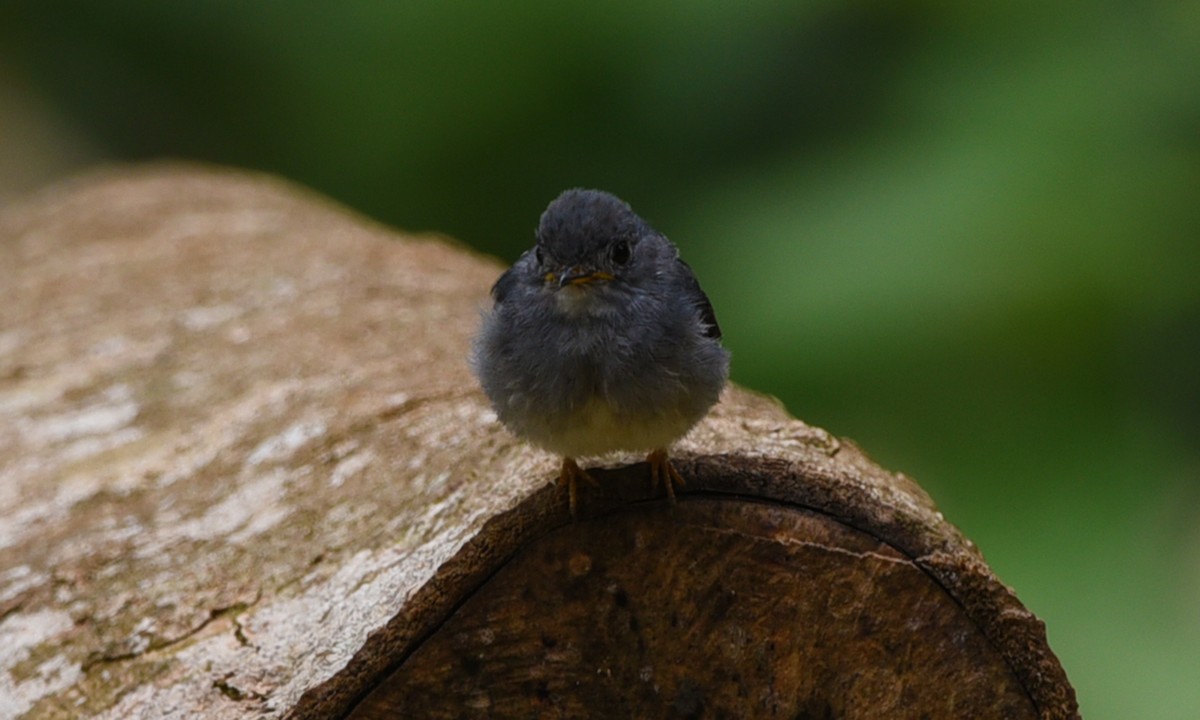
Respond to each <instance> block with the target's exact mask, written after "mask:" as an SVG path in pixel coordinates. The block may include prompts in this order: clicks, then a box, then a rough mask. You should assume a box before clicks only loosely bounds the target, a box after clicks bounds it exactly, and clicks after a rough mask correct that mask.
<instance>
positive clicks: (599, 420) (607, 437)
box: [528, 398, 699, 457]
mask: <svg viewBox="0 0 1200 720" xmlns="http://www.w3.org/2000/svg"><path fill="white" fill-rule="evenodd" d="M698 419H699V418H697V417H694V416H692V415H685V414H684V413H683V412H681V411H680V410H679V409H677V408H662V409H661V411H659V412H655V413H638V414H618V413H617V412H615V411H614V409H613V407H612V406H611V405H610V404H609V403H608V402H606V401H604V400H603V399H600V398H593V399H592V400H590V401H588V402H587V403H586V404H585V405H583V406H582V407H580V408H579V409H578V410H576V411H575V412H574V413H573V414H571V415H569V416H566V417H560V418H558V420H557V422H547V423H545V424H544V425H541V426H540V427H538V428H530V430H531V432H530V433H529V435H528V437H529V439H530V440H532V441H533V442H534V443H536V444H537V445H540V446H541V447H543V448H545V449H546V450H549V451H550V452H553V453H556V454H558V455H563V456H566V457H588V456H594V455H604V454H607V453H611V452H616V451H640V452H647V451H650V450H655V449H658V448H665V447H667V446H668V445H670V444H671V443H672V442H674V441H675V440H678V439H679V438H680V437H682V436H683V435H684V434H686V433H687V431H688V430H689V429H691V427H692V425H694V424H695V423H696V421H697V420H698Z"/></svg>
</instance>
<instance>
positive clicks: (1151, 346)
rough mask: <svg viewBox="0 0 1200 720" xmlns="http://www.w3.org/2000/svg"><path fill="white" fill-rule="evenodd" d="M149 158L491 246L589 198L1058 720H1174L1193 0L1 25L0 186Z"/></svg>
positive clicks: (10, 18)
mask: <svg viewBox="0 0 1200 720" xmlns="http://www.w3.org/2000/svg"><path fill="white" fill-rule="evenodd" d="M164 156H169V157H183V158H197V159H204V160H209V161H213V162H219V163H227V164H232V165H238V166H245V167H252V168H259V169H263V170H266V171H270V172H273V173H277V174H280V175H283V176H286V177H288V178H292V179H294V180H296V181H299V182H301V183H305V184H307V185H310V186H312V187H314V188H316V189H318V190H320V191H322V192H324V193H327V194H329V195H331V196H333V197H335V198H338V199H339V200H341V201H343V202H345V203H347V204H349V205H351V206H353V207H355V208H358V209H359V210H361V211H362V212H364V213H366V214H368V215H370V216H372V217H375V218H378V219H380V220H382V221H384V222H387V223H390V224H393V225H396V226H398V227H400V228H403V229H406V230H412V231H427V230H429V231H437V232H441V233H445V234H448V235H453V236H455V237H457V238H460V239H462V240H464V241H466V242H467V243H470V244H471V245H473V246H475V247H478V248H480V249H481V250H484V251H486V252H489V253H493V254H496V255H498V256H500V257H502V258H504V259H506V260H511V259H513V258H514V257H515V256H516V255H517V254H518V252H519V251H521V250H522V249H524V248H525V247H527V246H528V245H529V244H531V241H532V233H533V228H534V225H535V224H536V222H537V218H538V215H539V213H540V212H541V210H542V209H543V208H544V206H545V204H546V203H547V202H548V201H549V200H550V199H551V198H553V197H554V196H555V195H556V194H557V193H558V192H559V191H560V190H562V189H563V188H566V187H570V186H576V185H585V186H594V187H602V188H605V189H608V190H611V191H613V192H615V193H617V194H618V195H620V196H622V197H624V198H625V199H626V200H628V201H630V203H631V204H632V205H633V206H634V208H635V209H637V210H638V211H639V212H640V213H641V214H643V215H644V216H645V217H647V219H649V220H650V221H651V222H652V223H654V224H655V225H656V226H657V227H658V228H659V229H661V230H663V231H664V232H666V233H667V234H668V235H669V236H670V237H671V238H672V239H674V240H675V241H676V242H677V243H678V244H679V245H680V246H681V248H682V250H683V253H684V255H685V257H687V258H688V260H689V261H690V262H691V263H692V265H693V266H694V267H695V268H696V270H697V272H698V274H699V276H700V278H701V279H702V281H703V283H704V286H705V289H706V290H707V291H708V292H709V294H710V295H711V296H712V299H713V303H714V305H715V306H716V308H717V311H718V315H719V317H720V319H721V324H722V326H723V328H724V329H725V331H726V338H727V342H728V345H729V346H730V348H731V349H732V350H733V353H734V377H735V379H736V380H738V381H739V382H741V383H743V384H745V385H748V386H750V387H753V388H756V389H759V390H762V391H764V392H768V393H771V394H774V395H777V396H778V397H780V398H781V399H782V400H783V401H784V402H786V403H787V406H788V407H789V408H790V409H791V410H792V412H793V413H795V414H796V415H797V416H799V417H801V418H803V419H805V420H807V421H809V422H811V423H813V424H817V425H820V426H823V427H825V428H828V429H829V430H831V431H833V432H835V433H837V434H839V435H844V436H849V437H852V438H854V439H856V440H857V441H858V442H859V443H860V444H861V445H862V446H863V447H865V448H866V449H867V450H868V452H870V453H871V454H872V455H873V456H874V457H875V458H876V459H877V460H878V461H879V462H881V463H882V464H883V465H885V466H886V467H889V468H892V469H896V470H903V471H904V472H906V473H908V474H910V475H912V476H914V477H916V478H917V479H918V480H919V481H920V482H921V483H922V484H923V485H924V486H925V487H926V488H927V489H928V490H929V491H930V493H931V494H932V495H933V496H934V498H935V499H936V500H937V501H938V503H939V504H940V506H941V508H942V509H943V511H944V512H945V513H946V515H947V517H949V518H950V519H951V520H952V521H953V522H955V523H956V524H958V525H959V526H960V527H962V528H963V530H964V531H965V532H966V533H967V535H968V536H970V537H972V538H973V539H974V540H975V541H976V542H977V543H978V544H979V546H980V547H981V548H982V549H983V551H984V553H985V554H986V556H987V557H988V559H989V561H990V562H991V564H992V565H993V567H994V568H995V569H996V570H997V572H998V573H999V574H1000V576H1001V577H1002V578H1003V579H1004V580H1005V581H1006V582H1007V583H1009V584H1010V585H1012V586H1013V587H1014V588H1015V589H1016V590H1017V592H1018V593H1019V595H1020V597H1021V598H1022V600H1023V601H1024V602H1025V603H1026V604H1027V605H1028V606H1029V607H1030V608H1031V609H1032V610H1033V611H1034V612H1036V613H1037V614H1038V615H1039V616H1041V617H1042V618H1043V619H1044V620H1045V621H1046V623H1047V625H1048V630H1049V636H1050V641H1051V645H1052V646H1053V648H1054V649H1055V651H1056V652H1057V653H1058V655H1059V657H1060V658H1061V660H1062V662H1063V664H1064V666H1065V667H1066V669H1067V672H1068V674H1069V676H1070V677H1071V679H1072V681H1073V683H1074V684H1075V686H1076V688H1077V690H1078V692H1079V699H1080V703H1081V706H1082V710H1083V712H1084V714H1085V716H1086V717H1088V718H1092V719H1107V718H1112V719H1117V718H1121V719H1124V718H1135V717H1137V718H1159V719H1173V718H1179V719H1180V720H1185V719H1186V720H1195V718H1198V717H1200V522H1198V520H1200V373H1198V372H1197V356H1198V354H1200V282H1197V275H1198V273H1200V3H1196V2H1141V3H1138V2H1117V1H1116V0H1096V1H1093V2H1075V1H1072V0H1067V1H1064V2H1058V3H1042V2H1011V3H990V4H976V3H950V2H932V1H927V2H899V3H873V2H861V1H860V2H817V1H814V2H751V3H742V4H734V3H711V2H709V3H701V2H696V3H686V4H685V3H652V2H651V3H648V2H645V0H642V1H640V2H610V3H603V4H601V3H592V4H586V5H582V4H581V5H569V4H565V3H560V2H524V3H520V4H515V3H494V2H459V3H439V2H406V3H399V2H393V3H385V2H357V3H337V4H335V3H307V2H305V3H301V2H293V3H267V2H259V3H246V2H233V1H229V0H224V1H222V0H205V1H204V2H198V1H183V0H174V1H172V2H149V1H145V2H120V1H111V2H104V3H92V2H56V1H55V0H48V1H47V0H40V1H37V2H32V1H28V2H27V1H23V0H17V1H13V0H10V1H9V2H6V3H4V4H3V5H0V199H4V198H11V197H13V196H14V195H16V194H18V193H20V192H23V191H26V190H29V189H32V188H34V187H36V186H39V185H41V184H43V183H45V182H48V181H50V180H52V179H55V178H58V177H61V176H63V175H64V174H66V173H68V172H71V171H74V170H75V169H77V168H80V167H83V166H86V165H89V164H91V163H94V162H99V161H105V160H126V159H143V158H158V157H164Z"/></svg>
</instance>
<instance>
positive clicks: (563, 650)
mask: <svg viewBox="0 0 1200 720" xmlns="http://www.w3.org/2000/svg"><path fill="white" fill-rule="evenodd" d="M351 717H352V718H355V719H356V720H367V719H368V718H370V719H375V718H396V717H414V718H415V717H420V718H469V717H480V718H483V717H537V718H585V717H622V718H626V717H627V718H635V717H636V718H688V717H694V718H698V717H708V718H721V717H725V718H748V717H782V718H847V719H850V718H870V719H874V718H930V719H933V718H954V719H957V718H976V719H979V720H984V719H986V718H996V719H1010V720H1017V719H1019V718H1034V717H1037V712H1036V708H1035V707H1034V705H1033V702H1032V701H1031V699H1030V697H1029V695H1028V693H1026V692H1025V690H1024V688H1023V687H1022V685H1021V683H1020V681H1019V679H1018V678H1017V677H1016V675H1014V674H1013V672H1012V671H1011V670H1010V668H1009V666H1008V665H1007V663H1006V662H1005V660H1004V658H1003V657H1002V656H1001V655H1000V653H999V652H997V650H996V649H995V647H994V646H993V645H992V644H991V643H990V642H989V641H988V639H987V638H986V637H985V636H984V635H983V633H982V632H980V630H979V628H978V627H977V626H976V625H975V624H974V623H973V622H972V621H971V620H970V619H969V618H968V617H967V615H966V614H965V613H964V612H963V610H962V607H961V606H959V605H958V603H956V602H955V601H954V600H953V599H952V598H951V597H950V596H949V595H947V594H946V592H945V590H944V589H943V588H942V587H941V586H940V585H938V584H937V583H936V582H934V581H933V580H932V579H931V578H930V577H929V576H928V575H927V574H926V573H925V572H924V571H922V570H921V569H920V568H919V567H917V566H916V565H915V564H914V563H913V562H912V561H911V560H909V559H908V558H907V557H905V556H903V555H902V554H900V553H899V552H897V551H896V550H895V549H894V548H892V547H890V546H889V545H887V544H886V543H883V542H881V541H879V540H878V539H877V538H874V537H871V536H869V535H866V534H865V533H862V532H859V531H856V530H851V529H849V528H847V527H846V526H845V525H843V524H841V523H839V522H837V521H834V520H832V519H830V518H829V517H828V516H825V515H821V514H818V513H814V512H812V511H807V510H803V509H798V508H794V507H786V506H780V505H775V504H764V503H761V502H747V501H738V500H735V499H730V498H727V497H722V496H692V497H686V498H684V500H683V501H682V502H681V503H680V504H679V506H678V507H677V508H671V507H670V506H669V505H666V504H663V503H656V504H648V505H647V504H643V505H637V506H633V507H628V508H626V509H624V510H622V511H619V512H617V513H614V514H612V515H607V516H601V517H595V518H592V519H591V520H588V521H585V522H582V523H580V524H578V525H573V526H568V527H563V528H560V529H558V530H556V531H554V532H552V533H550V534H549V535H547V536H545V537H544V538H542V539H540V540H539V541H537V542H536V543H534V544H533V545H531V546H530V547H528V548H526V549H525V550H523V551H522V552H521V553H520V554H519V555H518V556H517V557H516V558H515V559H514V560H513V561H511V562H510V563H508V564H507V565H506V566H505V567H504V568H503V569H502V570H501V571H500V572H498V573H497V575H496V576H495V577H493V578H491V579H490V580H488V581H487V583H486V584H485V585H484V586H483V587H482V588H480V590H479V591H478V592H476V593H474V594H473V595H471V597H470V598H469V599H468V600H467V602H466V603H465V604H464V605H463V606H462V607H461V608H459V609H458V611H457V612H456V613H455V614H454V615H453V617H451V618H450V619H449V620H448V621H447V622H446V623H445V624H444V625H442V626H441V627H439V628H438V629H437V631H436V632H435V633H434V634H433V635H432V636H430V637H429V638H428V639H427V640H426V641H425V642H424V643H423V644H422V645H421V646H420V647H419V648H418V649H416V651H415V652H413V654H412V655H411V656H410V657H408V658H407V659H406V660H405V662H404V663H403V665H401V666H400V668H399V669H398V670H397V671H396V672H395V673H394V674H393V675H392V676H391V677H390V678H388V679H387V680H386V681H385V683H384V684H383V685H381V686H380V688H379V689H377V690H376V691H375V692H374V693H373V694H372V695H371V696H370V697H368V698H367V699H366V700H365V701H364V702H363V703H362V704H361V705H359V706H358V708H357V709H356V711H355V712H354V713H353V714H352V716H351Z"/></svg>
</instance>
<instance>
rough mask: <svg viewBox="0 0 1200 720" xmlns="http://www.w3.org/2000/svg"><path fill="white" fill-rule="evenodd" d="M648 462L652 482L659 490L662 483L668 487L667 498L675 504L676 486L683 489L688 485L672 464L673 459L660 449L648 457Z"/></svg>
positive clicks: (655, 488)
mask: <svg viewBox="0 0 1200 720" xmlns="http://www.w3.org/2000/svg"><path fill="white" fill-rule="evenodd" d="M646 462H648V463H650V482H651V484H652V485H653V486H654V487H653V489H654V490H657V489H658V485H659V483H660V482H661V483H662V484H663V485H666V486H667V497H669V498H670V499H671V504H672V505H674V504H675V486H676V485H678V486H679V487H683V486H684V485H685V484H686V483H684V482H683V476H682V475H680V474H679V471H678V470H676V469H675V466H674V465H672V464H671V459H670V458H669V457H667V451H666V450H665V449H664V448H659V449H658V450H655V451H654V452H652V453H650V454H649V455H647V456H646Z"/></svg>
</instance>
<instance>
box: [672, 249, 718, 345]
mask: <svg viewBox="0 0 1200 720" xmlns="http://www.w3.org/2000/svg"><path fill="white" fill-rule="evenodd" d="M675 261H676V262H678V263H679V270H680V273H679V275H680V277H681V278H682V280H683V285H684V287H685V288H686V290H687V292H688V294H689V295H691V300H692V304H693V305H694V306H695V307H696V309H697V310H699V311H700V322H701V323H703V324H704V336H705V337H710V338H712V339H714V340H720V339H721V326H720V325H718V324H717V313H716V312H715V311H714V310H713V306H712V303H711V302H709V300H708V296H707V295H705V294H704V291H703V290H701V289H700V281H699V280H697V279H696V273H695V272H693V271H692V266H691V265H688V264H687V263H686V262H684V261H683V259H682V258H678V257H677V258H675Z"/></svg>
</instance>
